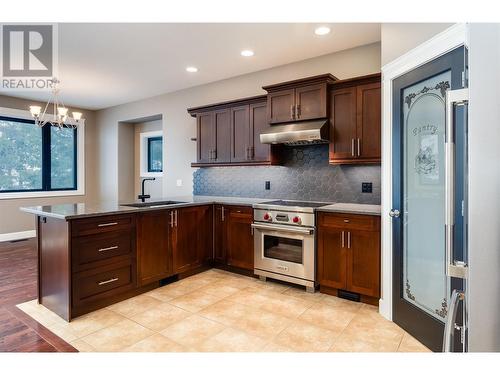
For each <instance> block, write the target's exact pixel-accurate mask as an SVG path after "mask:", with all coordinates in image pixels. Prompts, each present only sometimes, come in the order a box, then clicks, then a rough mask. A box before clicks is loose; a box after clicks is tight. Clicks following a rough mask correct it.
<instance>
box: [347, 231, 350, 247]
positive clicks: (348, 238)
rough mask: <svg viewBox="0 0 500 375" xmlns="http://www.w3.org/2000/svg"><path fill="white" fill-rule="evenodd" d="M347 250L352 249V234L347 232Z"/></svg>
mask: <svg viewBox="0 0 500 375" xmlns="http://www.w3.org/2000/svg"><path fill="white" fill-rule="evenodd" d="M347 248H348V249H350V248H351V232H347Z"/></svg>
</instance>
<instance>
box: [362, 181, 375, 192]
mask: <svg viewBox="0 0 500 375" xmlns="http://www.w3.org/2000/svg"><path fill="white" fill-rule="evenodd" d="M361 192H362V193H371V192H373V187H372V183H371V182H362V183H361Z"/></svg>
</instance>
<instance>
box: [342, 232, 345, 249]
mask: <svg viewBox="0 0 500 375" xmlns="http://www.w3.org/2000/svg"><path fill="white" fill-rule="evenodd" d="M344 247H345V241H344V231H342V248H344Z"/></svg>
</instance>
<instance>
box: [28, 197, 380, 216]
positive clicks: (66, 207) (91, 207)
mask: <svg viewBox="0 0 500 375" xmlns="http://www.w3.org/2000/svg"><path fill="white" fill-rule="evenodd" d="M168 200H170V201H177V202H180V203H175V204H169V205H162V206H161V205H159V206H156V207H128V206H123V205H122V204H130V203H140V201H135V202H125V203H119V202H100V203H95V204H92V203H74V204H71V203H70V204H57V205H50V206H33V207H21V211H24V212H27V213H31V214H35V215H41V216H47V217H53V218H57V219H63V220H71V219H76V218H83V217H95V216H103V215H113V214H123V213H134V212H140V211H151V210H160V209H165V208H180V207H189V206H197V205H201V204H225V205H243V206H252V205H253V204H256V203H262V202H267V201H270V200H272V199H269V198H265V199H264V198H240V197H219V196H202V195H190V196H180V197H166V198H162V199H155V200H151V201H148V202H152V203H154V202H162V201H168ZM317 211H322V212H345V213H357V214H365V215H380V206H379V205H368V204H354V203H334V204H330V205H327V206H324V207H320V208H318V209H317Z"/></svg>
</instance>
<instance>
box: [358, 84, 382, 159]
mask: <svg viewBox="0 0 500 375" xmlns="http://www.w3.org/2000/svg"><path fill="white" fill-rule="evenodd" d="M380 100H381V99H380V83H372V84H367V85H361V86H358V87H357V131H356V135H357V139H359V141H358V140H356V142H359V146H358V144H357V145H356V146H357V147H359V149H358V157H359V158H360V159H363V160H365V161H372V162H376V161H380V158H381V140H380V137H381V126H380V125H381V102H380Z"/></svg>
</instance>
